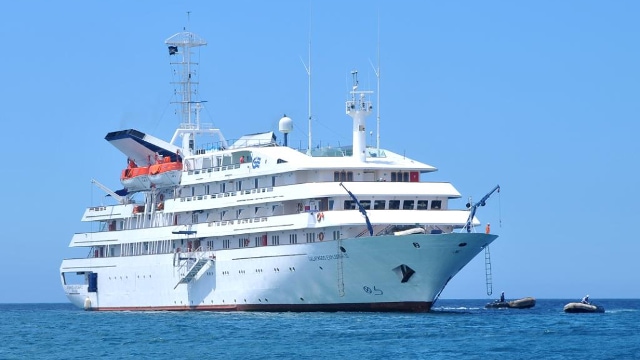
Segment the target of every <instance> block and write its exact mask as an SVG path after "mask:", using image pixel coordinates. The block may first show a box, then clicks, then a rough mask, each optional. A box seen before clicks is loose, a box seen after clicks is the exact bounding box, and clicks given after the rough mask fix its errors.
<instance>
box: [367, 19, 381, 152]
mask: <svg viewBox="0 0 640 360" xmlns="http://www.w3.org/2000/svg"><path fill="white" fill-rule="evenodd" d="M377 57H378V59H377V61H378V66H377V67H376V66H374V65H373V62H371V59H369V63H371V67H372V68H373V72H375V74H376V80H377V88H378V89H377V91H376V93H377V95H376V97H377V99H376V104H377V105H378V106H377V109H376V152H377V153H378V157H380V10H379V9H378V49H377Z"/></svg>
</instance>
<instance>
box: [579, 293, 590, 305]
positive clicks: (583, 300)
mask: <svg viewBox="0 0 640 360" xmlns="http://www.w3.org/2000/svg"><path fill="white" fill-rule="evenodd" d="M580 302H581V303H583V304H587V305H590V303H589V295H587V296H585V297H583V298H582V300H580Z"/></svg>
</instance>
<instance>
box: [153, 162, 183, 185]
mask: <svg viewBox="0 0 640 360" xmlns="http://www.w3.org/2000/svg"><path fill="white" fill-rule="evenodd" d="M181 176H182V162H179V161H171V158H170V157H168V156H167V157H165V158H164V159H163V161H161V162H159V163H157V164H154V165H151V166H150V167H149V180H150V182H151V183H152V184H154V185H155V186H156V187H163V186H174V185H178V184H180V178H181Z"/></svg>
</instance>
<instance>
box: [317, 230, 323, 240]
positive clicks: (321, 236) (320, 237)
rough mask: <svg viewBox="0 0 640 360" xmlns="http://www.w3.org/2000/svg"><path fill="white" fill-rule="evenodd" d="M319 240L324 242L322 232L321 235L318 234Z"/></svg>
mask: <svg viewBox="0 0 640 360" xmlns="http://www.w3.org/2000/svg"><path fill="white" fill-rule="evenodd" d="M318 240H320V241H322V240H324V233H323V232H320V234H318Z"/></svg>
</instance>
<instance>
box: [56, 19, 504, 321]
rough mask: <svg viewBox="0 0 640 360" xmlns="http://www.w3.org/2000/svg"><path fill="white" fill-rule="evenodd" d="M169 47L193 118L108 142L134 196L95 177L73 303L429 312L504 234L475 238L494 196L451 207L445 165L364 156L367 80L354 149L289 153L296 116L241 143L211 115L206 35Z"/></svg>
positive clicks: (66, 274)
mask: <svg viewBox="0 0 640 360" xmlns="http://www.w3.org/2000/svg"><path fill="white" fill-rule="evenodd" d="M165 45H166V46H167V48H168V52H169V58H170V62H171V64H172V66H173V67H174V74H175V75H176V76H177V77H178V80H177V81H175V82H174V83H173V84H175V86H176V91H175V93H176V101H175V104H176V107H177V108H178V113H179V115H180V124H179V126H178V128H177V130H176V131H175V133H174V135H173V137H172V138H171V140H170V141H166V140H162V139H160V138H158V137H154V136H152V135H150V134H147V133H144V132H142V131H138V130H135V129H126V130H118V131H113V132H110V133H108V134H106V136H105V140H106V141H108V142H109V143H110V144H112V145H113V146H114V147H115V148H116V149H118V150H119V151H121V152H122V153H123V169H122V172H121V173H119V174H113V175H114V177H118V176H119V177H120V182H121V184H122V189H119V190H113V189H110V188H109V187H107V186H105V185H103V184H102V183H100V182H99V181H97V180H92V182H93V184H94V185H95V186H96V187H98V188H99V189H101V190H100V191H101V192H102V191H104V193H105V198H104V199H105V200H104V201H103V203H101V204H100V205H96V206H91V207H89V208H87V209H86V210H85V212H84V215H83V216H82V221H83V222H90V223H92V224H93V226H91V228H92V230H91V231H88V232H81V233H76V234H75V235H73V237H72V238H71V243H70V244H69V247H70V248H81V249H84V250H83V254H86V253H88V255H87V256H86V257H82V258H68V259H64V260H63V261H62V264H61V266H60V279H61V282H62V287H63V289H64V292H65V294H66V296H67V297H68V299H69V301H70V302H71V303H73V304H74V305H76V306H78V307H80V308H83V309H86V310H98V311H109V310H111V311H113V310H116V311H122V310H133V311H137V310H141V311H144V310H211V311H406V312H427V311H429V310H430V309H431V307H432V305H433V304H434V302H435V301H436V300H437V298H438V296H439V295H440V293H441V292H442V290H443V289H444V288H445V286H446V285H447V283H448V282H449V281H450V280H451V279H452V278H453V277H454V276H455V275H456V273H458V272H459V271H460V270H461V269H462V268H463V267H464V266H465V265H467V264H468V263H469V262H470V261H471V260H472V259H473V258H474V257H475V256H476V255H477V254H478V253H480V252H481V251H483V250H485V249H486V248H487V246H488V245H489V244H490V243H491V242H493V241H494V240H495V239H496V238H497V235H495V234H492V233H490V232H489V231H479V232H476V230H475V229H476V228H477V227H479V225H480V222H479V220H478V219H477V218H476V217H475V212H476V209H477V207H478V206H479V205H484V204H485V201H486V200H487V199H488V197H489V196H490V195H491V194H492V193H493V192H494V191H496V190H499V188H498V187H497V186H496V188H494V189H493V190H492V191H491V192H490V193H488V194H487V195H485V197H484V198H483V199H482V200H480V201H479V202H478V203H476V204H475V205H474V204H467V207H466V208H462V209H454V208H450V206H449V203H450V201H451V200H455V199H459V198H460V197H461V194H460V193H459V192H458V191H457V190H456V188H455V187H454V186H453V185H452V184H450V183H448V182H429V181H424V180H422V179H421V176H422V177H425V178H426V177H428V173H430V172H433V171H436V168H435V167H433V166H430V165H428V164H425V163H422V162H420V161H418V160H415V159H411V158H409V157H406V156H405V155H404V154H398V153H394V152H392V151H390V150H387V149H381V148H380V147H379V145H378V146H376V147H373V146H367V144H366V130H365V129H366V126H365V125H366V121H365V120H366V118H367V117H368V116H369V115H371V113H372V111H373V109H374V106H373V102H372V100H371V94H372V92H371V91H363V90H360V89H359V85H358V81H357V72H354V73H353V79H354V81H353V88H352V91H351V92H350V94H348V97H347V101H346V103H345V105H344V106H345V112H346V114H345V118H346V116H350V117H351V118H352V123H353V126H352V139H353V143H352V145H351V146H346V147H334V148H329V147H324V148H322V147H315V148H312V147H311V146H309V148H308V149H303V150H300V149H296V148H294V147H291V146H289V145H288V144H287V141H288V138H287V136H288V134H289V133H290V132H291V130H292V128H293V121H292V120H291V119H290V118H289V117H287V116H283V117H282V119H281V120H280V122H279V124H278V130H277V131H275V129H272V131H266V132H261V133H253V134H248V135H244V136H240V137H239V138H238V139H237V140H235V141H228V140H227V139H226V138H225V137H224V136H223V135H222V132H221V131H220V130H219V129H217V128H215V127H213V126H212V125H210V124H206V123H202V122H201V121H200V111H201V110H202V108H203V105H204V104H203V101H201V100H200V99H199V98H198V97H199V96H198V92H197V87H198V85H199V84H198V80H197V74H198V72H197V71H196V69H197V66H198V64H199V61H197V59H196V58H195V54H196V53H197V52H196V51H194V50H195V49H196V48H197V47H200V46H203V45H206V41H205V40H204V39H202V38H201V37H199V36H198V35H196V34H194V33H192V32H189V31H186V30H185V31H183V32H179V33H177V34H175V35H173V36H171V37H170V38H168V39H167V40H166V41H165ZM338 106H341V105H338ZM309 135H310V134H309ZM278 137H281V138H282V139H283V140H282V141H278ZM309 143H311V140H309ZM111 181H112V182H114V180H111ZM116 181H117V180H116ZM118 187H120V186H118ZM107 203H108V204H107Z"/></svg>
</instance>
